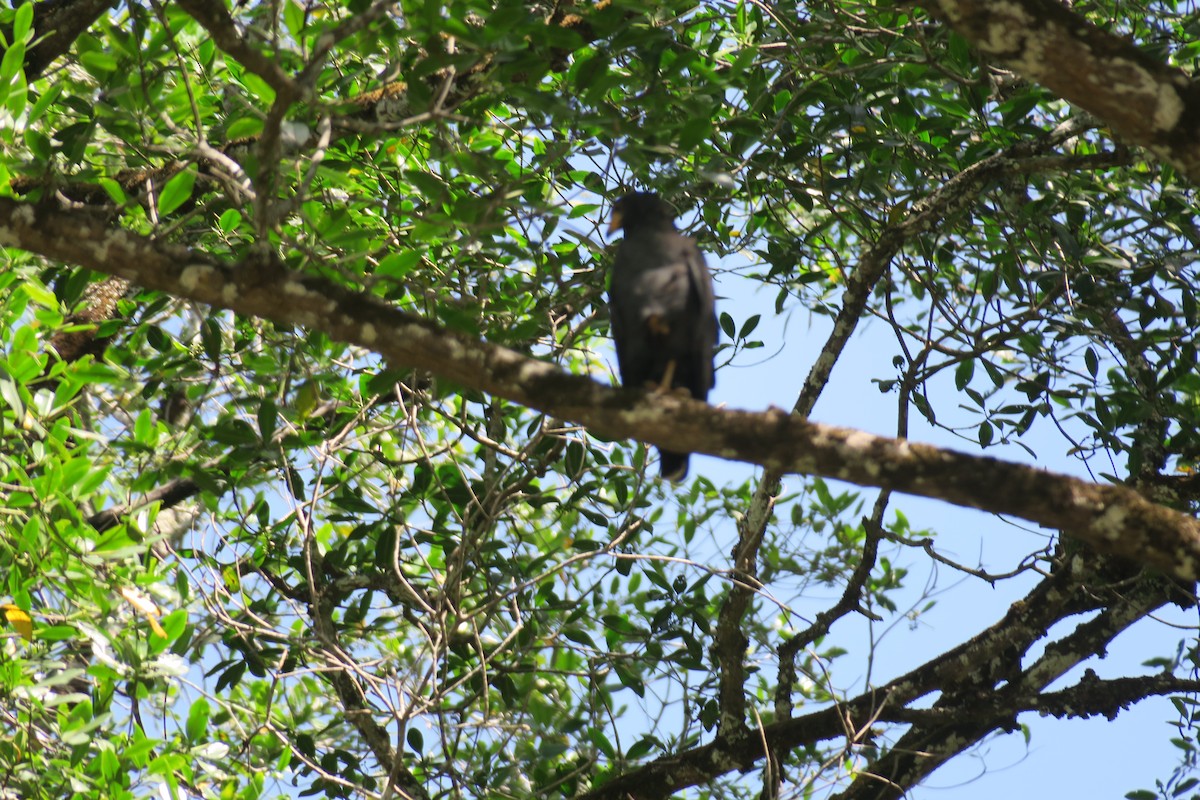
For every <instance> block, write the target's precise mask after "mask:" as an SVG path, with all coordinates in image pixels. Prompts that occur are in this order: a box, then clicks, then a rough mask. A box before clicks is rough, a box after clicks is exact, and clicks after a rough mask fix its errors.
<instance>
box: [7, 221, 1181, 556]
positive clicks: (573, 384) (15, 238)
mask: <svg viewBox="0 0 1200 800" xmlns="http://www.w3.org/2000/svg"><path fill="white" fill-rule="evenodd" d="M0 245H3V246H6V247H15V248H19V249H22V250H27V251H30V252H32V253H37V254H39V255H42V256H44V257H46V258H50V259H55V260H58V261H63V262H66V263H69V264H76V265H79V266H84V267H88V268H89V269H94V270H97V271H99V272H105V273H108V274H113V275H120V276H121V277H124V278H127V279H129V280H130V281H132V282H134V283H137V284H139V285H141V286H143V287H145V288H147V289H152V290H157V291H162V292H168V293H170V294H173V295H175V296H178V297H186V298H189V299H191V300H195V301H198V302H201V303H207V304H210V305H212V306H215V307H218V308H227V309H231V310H233V311H236V312H238V313H240V314H245V315H247V316H254V317H260V318H262V319H268V320H271V321H274V322H276V323H280V324H285V325H299V326H303V327H307V328H313V329H319V330H322V331H324V332H325V333H326V334H327V335H329V336H330V337H331V338H333V339H336V340H338V341H343V342H348V343H351V344H355V345H359V346H361V347H365V348H368V349H370V350H373V351H375V352H377V353H379V354H380V355H382V356H384V357H385V358H386V359H387V360H388V361H389V362H391V363H393V364H399V365H406V366H409V367H415V368H417V369H423V370H428V371H429V372H432V373H434V374H435V375H439V376H441V377H444V378H447V379H449V380H451V381H454V382H456V383H459V384H461V385H463V386H468V387H471V388H474V389H477V390H479V391H483V392H488V393H490V394H494V395H496V396H499V397H504V398H506V399H508V400H511V401H513V402H516V403H520V404H522V405H525V406H528V407H530V408H534V409H537V410H539V411H543V412H545V413H547V414H550V415H551V416H553V417H555V418H558V419H566V420H573V421H578V422H580V423H583V424H585V425H587V426H588V427H589V428H591V429H592V430H594V431H595V432H596V433H598V434H600V435H603V436H606V437H609V438H628V439H639V440H642V441H647V442H650V443H652V444H656V445H659V446H662V447H666V448H668V449H676V450H685V451H693V452H702V453H708V454H711V455H714V456H717V457H719V458H725V459H736V460H741V461H749V462H752V463H756V464H762V465H764V466H765V467H767V468H769V469H773V470H778V471H781V472H800V473H807V474H815V475H822V476H825V477H828V478H835V479H837V480H843V481H849V482H851V483H856V484H859V485H862V486H878V487H884V488H889V489H894V490H896V491H901V492H907V493H909V494H917V495H922V496H925V497H934V498H939V499H942V500H946V501H948V502H951V503H954V504H956V505H963V506H969V507H972V508H978V509H982V510H985V511H991V512H994V513H998V514H1010V515H1013V516H1017V517H1021V518H1023V519H1026V520H1029V521H1032V522H1035V523H1038V524H1041V525H1044V526H1046V527H1049V528H1053V529H1057V530H1062V531H1064V532H1066V533H1067V534H1068V535H1070V536H1072V537H1075V538H1077V539H1079V540H1081V541H1083V542H1086V543H1087V544H1089V545H1091V546H1092V547H1094V548H1096V549H1097V550H1100V551H1102V552H1108V553H1112V554H1116V555H1120V556H1124V557H1126V558H1129V559H1132V560H1135V561H1138V562H1139V563H1143V564H1148V565H1151V566H1154V567H1155V568H1157V569H1161V570H1163V571H1165V572H1168V573H1170V574H1173V575H1176V576H1178V577H1180V578H1184V579H1189V580H1191V579H1194V578H1196V576H1197V575H1200V522H1197V520H1195V519H1194V518H1192V517H1189V516H1186V515H1184V514H1180V513H1179V512H1176V511H1173V510H1171V509H1169V508H1166V507H1164V506H1160V505H1157V504H1155V503H1152V502H1150V501H1148V500H1146V499H1145V498H1144V497H1142V496H1141V495H1140V494H1138V493H1137V492H1135V491H1133V490H1132V489H1128V488H1126V487H1122V486H1101V485H1096V484H1091V483H1088V482H1086V481H1082V480H1078V479H1076V478H1071V477H1068V476H1065V475H1056V474H1053V473H1048V472H1045V471H1042V470H1039V469H1036V468H1034V467H1028V466H1024V465H1020V464H1014V463H1009V462H1004V461H999V460H997V459H993V458H987V457H983V456H971V455H967V454H964V453H957V452H954V451H951V450H943V449H940V448H937V447H932V446H929V445H923V444H915V443H911V442H907V441H899V440H895V439H889V438H887V437H882V436H873V435H871V434H868V433H864V432H862V431H855V430H850V429H846V428H836V427H832V426H828V425H817V424H813V423H809V422H807V421H805V420H802V419H798V418H796V417H794V416H791V415H789V414H786V413H784V412H782V411H779V410H776V409H772V410H769V411H765V412H757V413H755V412H749V411H733V410H722V409H716V408H713V407H711V406H708V405H705V404H704V403H700V402H697V401H694V400H688V399H683V398H680V397H675V396H648V395H647V394H646V393H645V392H642V391H638V390H631V389H615V388H612V387H609V386H604V385H602V384H599V383H597V382H595V381H593V380H591V379H590V378H587V377H584V376H580V375H569V374H566V373H564V372H562V371H561V370H560V369H558V368H557V367H556V366H554V365H553V364H550V363H548V362H544V361H539V360H537V359H533V358H529V357H527V356H524V355H521V354H519V353H516V352H514V351H512V350H509V349H507V348H504V347H499V346H497V345H493V344H489V343H487V342H485V341H481V340H478V339H474V338H471V337H469V336H467V335H465V334H462V333H458V332H455V331H451V330H448V329H445V328H443V327H441V326H438V325H436V324H434V323H432V322H429V321H427V320H424V319H421V318H420V317H417V316H414V315H412V314H408V313H405V312H402V311H399V310H398V309H396V308H393V307H391V306H389V305H387V304H385V303H383V302H382V301H380V300H378V299H376V298H374V297H372V296H371V295H370V294H369V293H365V292H356V291H354V290H352V289H348V288H346V287H344V286H341V285H338V284H336V283H333V282H331V281H329V280H326V279H324V278H321V277H319V276H314V275H303V274H301V273H297V272H293V271H291V270H288V269H286V268H284V267H283V266H281V265H279V264H277V263H275V262H273V261H269V260H265V259H257V260H256V259H246V260H243V261H241V262H237V263H223V262H220V261H218V260H216V259H214V258H211V257H209V256H207V255H205V254H202V253H199V252H196V251H193V250H189V249H187V248H182V247H178V246H173V245H169V244H164V243H161V242H158V241H155V240H152V239H149V238H146V237H143V236H139V235H137V234H134V233H131V232H129V231H125V230H120V229H118V230H112V229H108V228H105V227H104V226H103V225H102V224H101V222H100V221H99V220H97V219H96V218H95V217H94V216H93V215H90V214H87V213H83V212H76V211H63V210H58V209H53V208H50V207H48V206H45V205H43V206H38V205H34V204H30V203H23V202H20V201H17V200H13V199H11V198H0Z"/></svg>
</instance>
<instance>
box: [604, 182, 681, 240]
mask: <svg viewBox="0 0 1200 800" xmlns="http://www.w3.org/2000/svg"><path fill="white" fill-rule="evenodd" d="M674 219H675V209H673V208H671V205H670V204H669V203H667V201H665V200H663V199H662V198H661V197H659V196H658V195H656V194H654V193H653V192H630V193H629V194H627V195H625V196H624V197H622V198H621V199H620V200H618V201H617V202H615V203H613V207H612V216H611V217H610V218H609V221H608V235H609V236H612V235H613V233H615V232H616V231H618V230H620V229H622V228H623V229H625V231H626V232H628V231H630V230H633V229H636V228H641V227H647V228H662V227H664V226H666V227H671V228H674V227H675V222H674Z"/></svg>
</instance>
